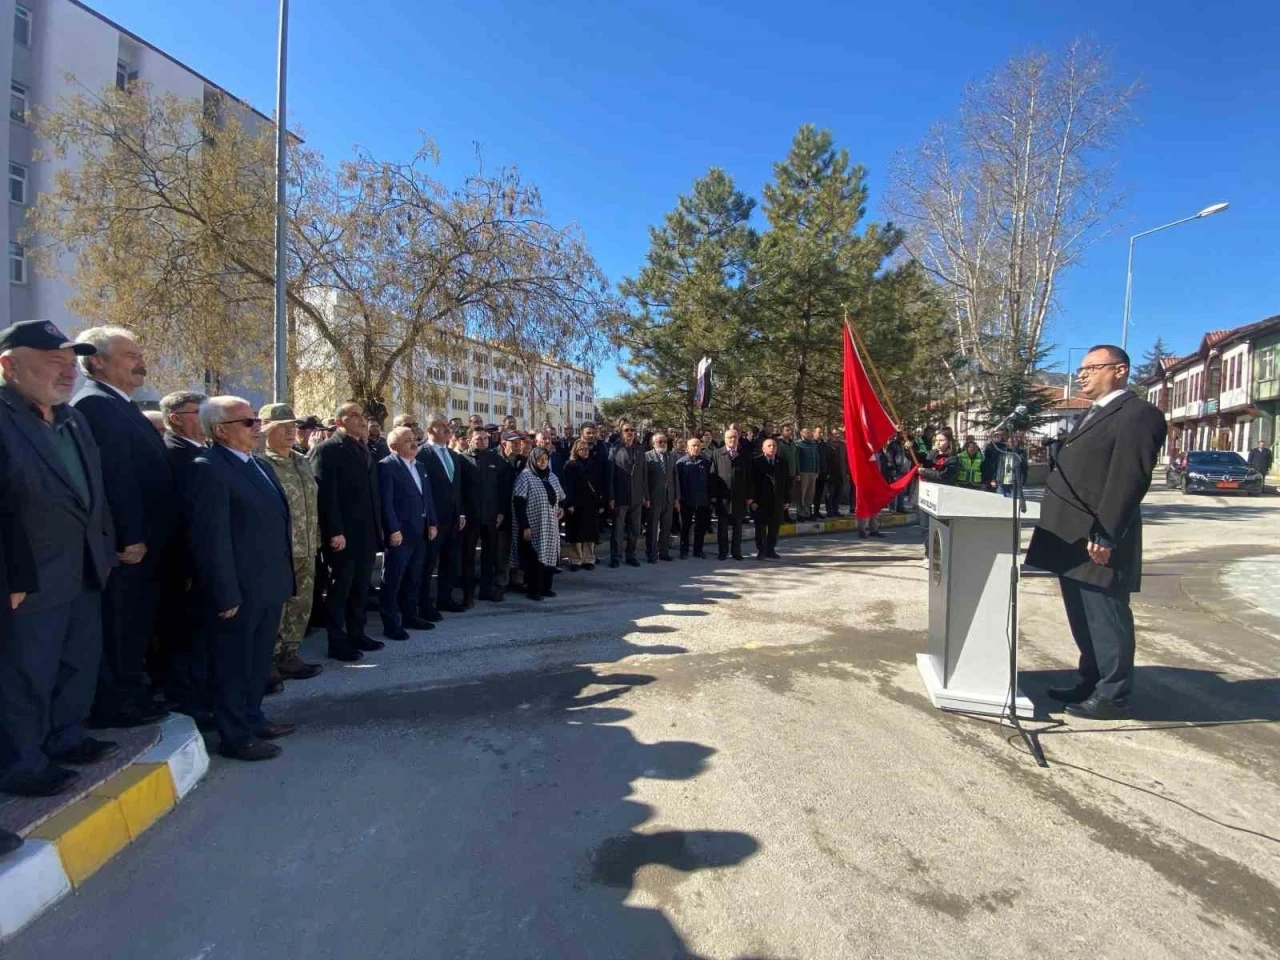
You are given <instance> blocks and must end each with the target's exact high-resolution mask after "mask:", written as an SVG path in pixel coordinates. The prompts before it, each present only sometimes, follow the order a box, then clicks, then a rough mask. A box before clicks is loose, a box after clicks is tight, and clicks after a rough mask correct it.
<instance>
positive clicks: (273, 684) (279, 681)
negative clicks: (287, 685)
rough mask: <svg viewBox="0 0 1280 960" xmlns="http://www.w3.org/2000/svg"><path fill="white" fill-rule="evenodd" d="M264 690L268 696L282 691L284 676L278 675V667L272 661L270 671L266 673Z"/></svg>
mask: <svg viewBox="0 0 1280 960" xmlns="http://www.w3.org/2000/svg"><path fill="white" fill-rule="evenodd" d="M264 692H265V694H266V695H267V696H268V697H274V696H276V695H277V694H281V693H284V677H282V676H280V668H279V667H277V666H276V665H275V664H274V663H273V664H272V665H271V672H270V673H268V674H267V689H266V690H265V691H264Z"/></svg>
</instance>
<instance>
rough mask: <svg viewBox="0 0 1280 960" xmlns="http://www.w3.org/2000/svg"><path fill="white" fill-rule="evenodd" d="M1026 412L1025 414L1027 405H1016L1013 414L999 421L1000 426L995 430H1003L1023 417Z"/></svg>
mask: <svg viewBox="0 0 1280 960" xmlns="http://www.w3.org/2000/svg"><path fill="white" fill-rule="evenodd" d="M1026 412H1027V405H1026V404H1025V403H1020V404H1018V405H1017V406H1016V407H1014V408H1013V413H1011V414H1009V415H1008V416H1007V417H1005V418H1004V419H1003V420H1001V421H1000V424H999V425H998V426H997V427H996V428H995V429H996V430H1003V429H1004V428H1005V427H1007V426H1009V425H1010V424H1012V423H1013V421H1014V420H1016V419H1018V417H1021V416H1024V415H1025V414H1026Z"/></svg>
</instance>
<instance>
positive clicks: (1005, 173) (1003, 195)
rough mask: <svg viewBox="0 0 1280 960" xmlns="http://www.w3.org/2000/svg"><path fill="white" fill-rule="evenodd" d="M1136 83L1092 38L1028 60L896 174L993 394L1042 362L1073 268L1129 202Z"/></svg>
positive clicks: (900, 212)
mask: <svg viewBox="0 0 1280 960" xmlns="http://www.w3.org/2000/svg"><path fill="white" fill-rule="evenodd" d="M1136 92H1137V91H1136V85H1135V84H1124V83H1117V82H1116V81H1115V80H1114V79H1113V78H1112V75H1111V72H1110V70H1109V67H1108V64H1107V61H1106V59H1105V58H1104V57H1103V56H1102V55H1101V54H1100V53H1099V52H1098V51H1097V50H1096V49H1094V48H1092V47H1090V46H1088V45H1086V44H1084V43H1081V42H1076V43H1073V44H1071V45H1070V46H1069V47H1067V48H1066V50H1065V51H1063V52H1062V53H1061V54H1060V55H1058V56H1052V57H1051V56H1049V55H1047V54H1044V53H1033V54H1030V55H1028V56H1025V57H1020V58H1018V59H1014V60H1011V61H1010V62H1009V63H1007V64H1005V65H1004V66H1003V67H1001V68H1000V70H998V71H997V72H996V73H994V74H993V75H991V76H990V77H988V78H986V79H985V80H983V81H982V82H980V83H977V84H975V85H973V86H972V87H970V88H969V89H968V90H967V91H966V93H965V95H964V97H963V100H962V102H961V106H960V111H959V115H958V117H957V118H956V119H955V120H953V121H949V122H943V123H938V124H935V125H934V126H933V128H932V129H931V130H930V132H929V135H928V136H927V138H926V139H925V140H924V142H923V143H922V144H921V145H920V146H919V147H918V149H917V150H916V151H915V152H914V153H913V154H910V155H904V156H902V157H900V158H899V160H898V162H897V164H896V167H895V169H894V170H893V173H892V177H891V181H892V187H891V193H890V200H889V209H890V211H891V212H892V215H893V216H894V217H895V218H896V220H897V222H898V225H899V226H900V227H902V228H904V231H905V239H904V243H905V247H906V249H907V250H908V251H909V253H910V254H911V256H912V257H914V259H916V260H917V261H918V262H919V263H920V264H921V265H922V266H923V267H924V268H925V270H926V271H927V272H928V273H929V274H930V275H931V276H932V277H933V278H934V279H935V280H936V281H937V282H938V283H939V284H940V285H941V287H942V290H943V294H944V296H945V298H946V300H947V303H948V306H949V308H950V311H951V313H952V315H953V318H954V326H955V330H956V336H957V343H956V345H957V349H958V350H959V352H960V353H961V355H962V356H963V357H965V358H966V359H967V360H968V361H969V365H970V369H972V370H973V371H975V372H976V373H977V374H978V376H977V378H976V386H977V389H978V391H979V393H980V394H981V395H982V396H983V398H984V399H986V400H990V399H991V398H990V397H989V396H988V393H989V392H990V390H989V384H990V382H991V380H990V378H991V377H992V376H993V375H996V374H999V373H1002V372H1005V373H1007V372H1010V371H1013V372H1016V373H1018V374H1021V373H1025V372H1026V371H1027V369H1028V367H1030V366H1031V365H1032V364H1033V363H1034V358H1035V357H1036V356H1037V355H1038V354H1039V353H1040V350H1041V346H1042V344H1041V341H1042V338H1043V336H1044V332H1045V328H1046V324H1047V323H1048V321H1049V320H1050V318H1051V317H1052V314H1053V310H1054V307H1055V306H1056V302H1057V296H1058V289H1059V280H1060V278H1061V275H1062V272H1063V271H1064V270H1066V269H1068V268H1070V267H1072V266H1074V265H1075V264H1077V263H1079V261H1080V258H1081V257H1082V256H1083V255H1084V252H1085V250H1086V249H1087V248H1088V247H1089V245H1090V244H1091V243H1093V242H1094V241H1096V240H1097V239H1098V238H1099V237H1100V236H1101V235H1102V234H1103V232H1104V229H1105V226H1106V223H1107V221H1108V218H1109V217H1111V216H1112V214H1113V213H1114V212H1115V210H1116V208H1117V204H1118V197H1117V195H1116V194H1115V193H1114V191H1113V188H1112V173H1113V165H1112V149H1113V148H1114V146H1115V143H1116V140H1117V137H1118V136H1119V135H1120V134H1121V133H1122V132H1123V131H1124V129H1125V128H1126V126H1127V125H1128V124H1129V122H1130V120H1131V117H1132V113H1131V111H1132V105H1133V100H1134V97H1135V94H1136Z"/></svg>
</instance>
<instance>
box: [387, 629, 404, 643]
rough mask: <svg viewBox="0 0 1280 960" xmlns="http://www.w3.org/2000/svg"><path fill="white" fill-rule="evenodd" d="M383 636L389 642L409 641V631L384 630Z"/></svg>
mask: <svg viewBox="0 0 1280 960" xmlns="http://www.w3.org/2000/svg"><path fill="white" fill-rule="evenodd" d="M382 635H383V636H384V637H386V638H387V639H388V640H400V641H404V640H408V639H409V631H408V630H383V631H382Z"/></svg>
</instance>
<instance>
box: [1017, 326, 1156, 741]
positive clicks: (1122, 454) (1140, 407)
mask: <svg viewBox="0 0 1280 960" xmlns="http://www.w3.org/2000/svg"><path fill="white" fill-rule="evenodd" d="M1077 373H1078V378H1079V382H1080V394H1081V395H1082V396H1084V397H1086V398H1088V399H1089V400H1091V401H1093V403H1092V406H1090V407H1089V410H1088V411H1087V412H1086V413H1085V415H1084V416H1083V417H1081V418H1080V420H1079V421H1078V423H1077V424H1076V427H1075V429H1074V430H1072V431H1071V432H1070V433H1069V434H1067V436H1066V437H1065V438H1064V439H1063V442H1062V446H1061V448H1060V449H1059V451H1058V455H1057V459H1056V461H1055V463H1054V469H1053V472H1052V473H1050V474H1049V481H1048V484H1047V486H1046V488H1045V494H1044V502H1043V505H1042V506H1041V508H1040V522H1039V523H1038V524H1037V525H1036V529H1035V532H1034V533H1033V534H1032V537H1031V544H1030V546H1029V547H1028V548H1027V557H1026V562H1027V563H1028V564H1030V565H1031V566H1034V567H1039V568H1040V569H1042V570H1048V571H1050V572H1051V573H1056V574H1057V575H1058V578H1059V583H1060V584H1061V587H1062V599H1063V603H1064V605H1065V606H1066V609H1067V622H1068V623H1069V624H1070V626H1071V635H1072V637H1073V638H1074V639H1075V642H1076V646H1077V647H1079V649H1080V667H1079V671H1080V680H1079V682H1078V683H1077V684H1076V685H1075V686H1073V687H1067V688H1055V689H1051V690H1050V691H1049V695H1050V696H1051V697H1053V698H1054V699H1055V700H1059V701H1061V702H1063V703H1065V704H1066V712H1067V713H1068V714H1071V715H1072V716H1077V717H1085V718H1088V719H1091V720H1118V719H1123V718H1125V717H1128V716H1129V715H1130V707H1129V698H1130V695H1131V693H1132V691H1133V660H1134V646H1135V643H1134V632H1133V612H1132V611H1131V610H1130V609H1129V597H1130V594H1132V593H1134V592H1135V591H1137V590H1138V589H1139V586H1140V584H1141V580H1142V511H1141V507H1140V505H1141V503H1142V498H1143V497H1144V496H1146V494H1147V489H1148V488H1149V487H1150V486H1151V471H1152V470H1153V469H1154V468H1155V463H1156V458H1157V457H1158V456H1159V453H1160V448H1161V447H1162V446H1163V445H1164V440H1165V432H1166V430H1167V429H1168V428H1167V426H1166V424H1165V419H1164V414H1163V413H1161V412H1160V410H1159V409H1158V408H1157V407H1155V406H1153V405H1152V404H1150V403H1147V401H1145V400H1143V399H1141V398H1139V397H1138V396H1137V395H1136V394H1134V393H1132V392H1130V391H1129V390H1128V389H1127V387H1128V383H1129V355H1128V354H1126V353H1125V352H1124V351H1123V350H1122V349H1120V348H1119V347H1115V346H1111V345H1109V344H1103V345H1100V346H1096V347H1094V348H1092V349H1091V350H1090V351H1089V352H1088V354H1086V355H1085V358H1084V360H1083V361H1082V363H1081V366H1080V369H1079V371H1077Z"/></svg>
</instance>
